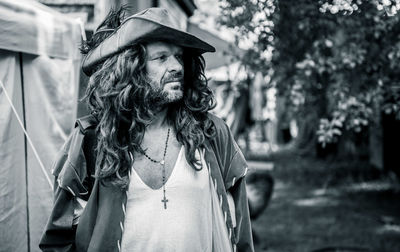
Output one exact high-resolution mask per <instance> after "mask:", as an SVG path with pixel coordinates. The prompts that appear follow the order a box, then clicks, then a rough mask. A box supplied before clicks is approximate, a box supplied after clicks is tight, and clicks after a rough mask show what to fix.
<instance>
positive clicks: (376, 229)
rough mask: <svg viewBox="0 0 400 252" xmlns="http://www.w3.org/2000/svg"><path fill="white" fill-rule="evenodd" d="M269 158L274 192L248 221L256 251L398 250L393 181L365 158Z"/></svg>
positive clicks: (399, 210) (399, 221)
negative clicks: (262, 210) (254, 233)
mask: <svg viewBox="0 0 400 252" xmlns="http://www.w3.org/2000/svg"><path fill="white" fill-rule="evenodd" d="M272 160H273V161H274V163H275V169H274V170H273V171H272V172H271V175H272V176H273V177H274V179H275V189H274V194H273V197H272V199H271V201H270V204H269V206H268V208H267V209H266V210H265V211H264V212H263V214H262V215H261V216H260V217H259V218H258V219H256V220H255V221H253V228H254V229H255V231H256V233H257V235H258V237H259V241H260V242H259V243H258V244H257V246H256V251H270V252H275V251H280V252H281V251H283V252H286V251H287V252H290V251H295V252H297V251H298V252H303V251H304V252H310V251H314V250H315V251H316V250H317V249H321V248H327V247H331V248H332V249H331V250H328V249H327V250H320V251H377V252H386V251H387V252H396V251H400V200H399V199H400V190H399V182H398V181H396V180H394V179H393V178H392V177H389V176H387V175H386V174H384V173H382V172H381V171H379V170H377V169H375V168H374V167H372V166H370V165H369V164H368V162H366V161H359V160H358V161H357V160H344V159H343V160H338V159H336V160H334V159H332V160H325V161H324V160H318V159H313V158H305V157H299V156H295V155H292V154H291V153H280V154H277V155H274V156H273V157H272ZM334 247H336V248H338V247H341V248H342V249H341V250H339V249H336V250H335V249H333V248H334ZM344 248H349V249H347V250H346V249H344ZM350 248H353V250H350ZM356 248H357V249H361V250H355V249H356Z"/></svg>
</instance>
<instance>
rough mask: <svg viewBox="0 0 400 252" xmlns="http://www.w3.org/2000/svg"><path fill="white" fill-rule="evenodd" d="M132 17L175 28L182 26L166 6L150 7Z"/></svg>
mask: <svg viewBox="0 0 400 252" xmlns="http://www.w3.org/2000/svg"><path fill="white" fill-rule="evenodd" d="M130 18H142V19H146V20H148V21H151V22H155V23H158V24H162V25H164V26H169V27H172V28H174V29H177V30H180V28H179V27H178V26H177V25H176V23H175V22H174V20H173V18H172V16H171V15H170V14H169V12H168V10H166V9H164V8H156V7H153V8H148V9H145V10H143V11H141V12H139V13H137V14H135V15H133V16H131V17H130ZM130 18H128V19H130Z"/></svg>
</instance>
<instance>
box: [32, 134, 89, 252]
mask: <svg viewBox="0 0 400 252" xmlns="http://www.w3.org/2000/svg"><path fill="white" fill-rule="evenodd" d="M83 136H84V135H83V134H82V133H81V132H80V130H79V128H75V129H74V131H73V133H72V134H71V136H70V137H69V138H68V140H67V142H66V143H65V144H64V146H63V148H62V150H61V151H60V153H59V154H58V157H57V159H56V162H55V163H54V166H53V175H54V176H55V183H54V205H53V210H52V212H51V215H50V217H49V220H48V222H47V225H46V228H45V231H44V234H43V236H42V239H41V241H40V243H39V247H40V249H41V250H42V251H49V252H50V251H63V252H64V251H65V252H66V251H68V252H70V251H75V247H74V241H75V231H76V226H75V225H73V218H74V202H75V200H76V197H80V198H82V199H84V200H87V197H88V194H89V193H88V188H87V184H88V183H87V182H86V181H87V179H88V178H87V177H88V176H87V172H86V160H85V156H84V153H83V148H82V145H83Z"/></svg>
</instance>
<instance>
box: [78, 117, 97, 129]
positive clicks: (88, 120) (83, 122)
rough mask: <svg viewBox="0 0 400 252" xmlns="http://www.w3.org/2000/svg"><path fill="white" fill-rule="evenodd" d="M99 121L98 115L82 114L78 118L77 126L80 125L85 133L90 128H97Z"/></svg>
mask: <svg viewBox="0 0 400 252" xmlns="http://www.w3.org/2000/svg"><path fill="white" fill-rule="evenodd" d="M98 123H99V121H98V119H97V118H96V116H94V115H92V114H89V115H86V116H82V117H80V118H78V119H77V120H76V123H75V127H79V129H80V131H81V132H82V133H85V132H86V131H87V130H88V129H94V128H96V126H97V124H98Z"/></svg>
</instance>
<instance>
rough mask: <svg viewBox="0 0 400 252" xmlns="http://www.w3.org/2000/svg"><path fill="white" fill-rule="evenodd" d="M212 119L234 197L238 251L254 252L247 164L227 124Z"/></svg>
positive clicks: (222, 163)
mask: <svg viewBox="0 0 400 252" xmlns="http://www.w3.org/2000/svg"><path fill="white" fill-rule="evenodd" d="M212 119H213V121H214V124H215V125H216V128H217V139H216V143H215V145H216V150H217V152H218V155H219V156H220V159H221V166H222V167H223V169H224V170H223V171H222V173H223V178H224V184H225V188H226V190H227V191H228V192H229V193H230V194H231V195H232V198H233V202H234V206H235V223H236V226H235V228H234V234H235V236H234V238H235V244H236V246H237V251H240V252H242V251H254V245H253V237H252V230H251V222H250V214H249V205H248V199H247V192H246V174H247V171H248V166H247V162H246V159H245V158H244V156H243V154H242V152H241V150H240V148H239V146H238V145H237V143H236V141H235V140H234V138H233V135H232V133H231V131H230V129H229V127H228V126H227V125H226V124H225V122H223V121H222V120H221V119H218V118H215V117H213V118H212Z"/></svg>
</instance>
